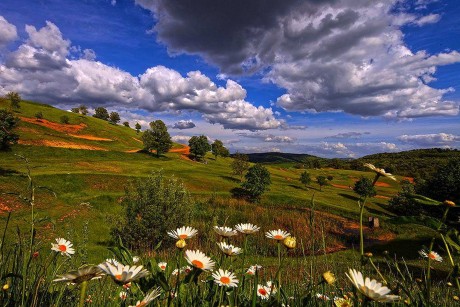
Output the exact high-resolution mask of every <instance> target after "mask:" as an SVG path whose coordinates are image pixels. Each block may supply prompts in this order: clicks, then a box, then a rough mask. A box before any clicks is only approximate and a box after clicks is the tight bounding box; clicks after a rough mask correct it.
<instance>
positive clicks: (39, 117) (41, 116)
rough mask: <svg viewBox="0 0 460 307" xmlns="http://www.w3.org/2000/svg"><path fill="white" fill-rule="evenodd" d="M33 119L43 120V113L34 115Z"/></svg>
mask: <svg viewBox="0 0 460 307" xmlns="http://www.w3.org/2000/svg"><path fill="white" fill-rule="evenodd" d="M35 118H36V119H43V113H42V112H41V111H40V112H37V113H35Z"/></svg>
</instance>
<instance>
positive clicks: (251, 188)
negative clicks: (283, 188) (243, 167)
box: [241, 164, 271, 202]
mask: <svg viewBox="0 0 460 307" xmlns="http://www.w3.org/2000/svg"><path fill="white" fill-rule="evenodd" d="M244 177H245V181H244V182H243V183H242V184H241V186H242V188H243V189H245V190H246V192H247V193H248V195H249V197H250V199H251V200H253V201H256V202H258V201H259V200H260V198H261V196H262V194H263V193H264V192H265V191H267V190H269V186H270V184H271V180H270V172H269V171H268V169H266V168H265V167H264V166H262V165H261V164H256V165H254V166H251V167H250V168H249V169H248V172H247V173H246V175H245V176H244Z"/></svg>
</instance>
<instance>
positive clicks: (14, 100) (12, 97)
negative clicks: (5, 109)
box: [6, 92, 21, 109]
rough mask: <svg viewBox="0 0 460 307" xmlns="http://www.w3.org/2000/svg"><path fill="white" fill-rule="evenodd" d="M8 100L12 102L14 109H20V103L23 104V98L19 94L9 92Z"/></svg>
mask: <svg viewBox="0 0 460 307" xmlns="http://www.w3.org/2000/svg"><path fill="white" fill-rule="evenodd" d="M6 98H8V99H9V100H10V104H11V108H12V109H20V108H21V106H20V105H19V103H20V102H21V96H20V95H19V93H17V92H9V93H8V94H6Z"/></svg>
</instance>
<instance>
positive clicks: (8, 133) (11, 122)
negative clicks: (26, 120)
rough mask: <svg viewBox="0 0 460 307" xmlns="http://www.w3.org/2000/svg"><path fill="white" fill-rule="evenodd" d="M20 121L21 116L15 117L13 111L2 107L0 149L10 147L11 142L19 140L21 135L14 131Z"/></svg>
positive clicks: (0, 113) (0, 114) (0, 111)
mask: <svg viewBox="0 0 460 307" xmlns="http://www.w3.org/2000/svg"><path fill="white" fill-rule="evenodd" d="M18 123H19V118H17V117H15V116H14V114H13V113H12V112H10V111H7V110H4V109H0V150H5V149H8V148H9V147H10V144H11V143H13V144H16V143H17V142H18V140H19V135H17V134H15V133H13V130H14V129H15V128H16V127H17V126H18Z"/></svg>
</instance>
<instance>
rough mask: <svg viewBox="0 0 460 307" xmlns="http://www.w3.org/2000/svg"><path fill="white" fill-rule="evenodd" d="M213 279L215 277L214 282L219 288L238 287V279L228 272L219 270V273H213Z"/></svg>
mask: <svg viewBox="0 0 460 307" xmlns="http://www.w3.org/2000/svg"><path fill="white" fill-rule="evenodd" d="M212 277H214V282H215V283H216V284H218V285H219V286H225V287H237V286H238V285H237V284H238V279H237V278H236V276H235V274H233V273H232V272H229V271H227V270H225V271H224V270H222V269H219V270H218V271H217V272H214V273H212Z"/></svg>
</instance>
